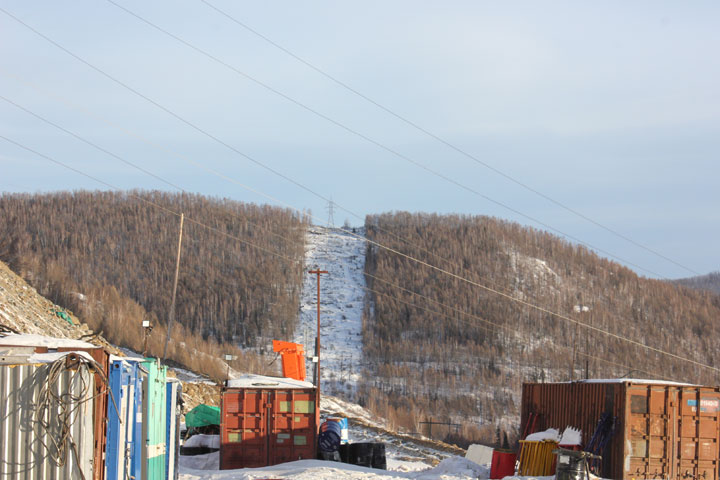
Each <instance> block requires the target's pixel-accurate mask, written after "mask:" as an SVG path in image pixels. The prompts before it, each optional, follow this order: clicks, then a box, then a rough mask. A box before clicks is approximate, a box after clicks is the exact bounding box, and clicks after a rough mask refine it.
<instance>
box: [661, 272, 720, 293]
mask: <svg viewBox="0 0 720 480" xmlns="http://www.w3.org/2000/svg"><path fill="white" fill-rule="evenodd" d="M673 283H674V284H676V285H684V286H686V287H690V288H697V289H700V290H709V291H711V292H715V293H718V294H720V272H712V273H708V274H707V275H700V276H698V277H690V278H683V279H680V280H674V281H673Z"/></svg>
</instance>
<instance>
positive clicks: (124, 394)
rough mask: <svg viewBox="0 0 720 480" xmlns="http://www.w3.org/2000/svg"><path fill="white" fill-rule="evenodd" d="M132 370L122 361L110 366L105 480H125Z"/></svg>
mask: <svg viewBox="0 0 720 480" xmlns="http://www.w3.org/2000/svg"><path fill="white" fill-rule="evenodd" d="M130 372H131V368H130V365H128V364H127V363H126V362H124V361H122V360H117V361H114V362H112V363H111V364H110V374H109V376H108V383H109V384H110V393H111V397H110V401H109V402H108V411H107V418H108V424H107V448H106V454H105V478H106V479H107V480H124V479H125V445H126V442H127V437H126V433H127V430H126V428H125V427H126V425H127V416H128V407H129V398H128V397H129V388H130V387H129V383H130Z"/></svg>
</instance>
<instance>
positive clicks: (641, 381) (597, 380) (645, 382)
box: [580, 378, 697, 387]
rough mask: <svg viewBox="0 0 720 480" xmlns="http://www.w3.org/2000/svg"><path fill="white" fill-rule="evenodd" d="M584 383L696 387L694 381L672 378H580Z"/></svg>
mask: <svg viewBox="0 0 720 480" xmlns="http://www.w3.org/2000/svg"><path fill="white" fill-rule="evenodd" d="M580 382H582V383H637V384H642V385H675V386H678V387H696V386H697V384H694V383H683V382H673V381H670V380H650V379H646V378H591V379H588V380H580Z"/></svg>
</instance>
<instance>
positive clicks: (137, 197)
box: [0, 134, 720, 372]
mask: <svg viewBox="0 0 720 480" xmlns="http://www.w3.org/2000/svg"><path fill="white" fill-rule="evenodd" d="M0 138H2V139H4V140H5V141H7V142H9V143H11V144H13V145H16V146H17V147H20V148H22V149H24V150H26V151H28V152H31V153H33V154H35V155H38V156H40V157H42V158H44V159H46V160H48V161H50V162H53V163H55V164H57V165H60V166H62V167H64V168H66V169H68V170H71V171H73V172H75V173H78V174H80V175H82V176H85V177H87V178H89V179H91V180H93V181H96V182H98V183H101V184H103V185H105V186H107V187H109V188H112V189H115V190H121V189H120V188H119V187H116V186H114V185H112V184H110V183H107V182H105V181H103V180H100V179H98V178H96V177H94V176H92V175H89V174H87V173H85V172H83V171H81V170H79V169H77V168H74V167H72V166H70V165H67V164H65V163H63V162H60V161H59V160H56V159H54V158H52V157H50V156H48V155H45V154H43V153H40V152H38V151H37V150H34V149H32V148H30V147H27V146H25V145H23V144H22V143H20V142H17V141H15V140H12V139H10V138H8V137H6V136H4V135H2V134H0ZM128 196H130V197H132V198H135V199H137V200H140V201H142V202H144V203H147V204H149V205H152V206H153V207H156V208H159V209H161V210H163V211H165V212H167V213H170V214H173V215H175V216H180V215H181V213H180V212H175V211H174V210H172V209H169V208H166V207H163V206H161V205H159V204H157V203H155V202H151V201H149V200H147V199H144V198H142V197H140V196H138V195H134V194H128ZM186 218H187V219H188V221H189V222H192V223H194V224H197V225H198V226H201V227H204V228H206V229H208V230H211V231H213V232H216V233H218V234H221V235H223V236H226V237H228V238H231V239H234V240H237V241H239V242H241V243H243V244H245V245H248V246H251V247H253V248H257V249H259V250H261V251H263V252H266V253H269V254H271V255H275V256H278V257H280V258H284V259H286V260H288V261H289V262H291V263H297V260H296V259H293V258H290V257H287V256H285V255H283V254H280V253H278V252H274V251H272V250H270V249H267V248H264V247H260V246H258V245H255V244H252V243H251V242H248V241H246V240H243V239H241V238H240V237H237V236H235V235H232V234H228V233H227V232H223V231H221V230H219V229H217V228H215V227H211V226H209V225H206V224H204V223H202V222H199V221H197V220H194V219H191V218H189V217H186ZM340 230H343V231H346V233H348V234H351V232H348V231H347V230H344V229H342V228H341V229H340ZM366 241H367V242H368V243H371V244H374V245H377V246H378V247H380V248H384V249H386V250H388V251H391V252H395V253H397V254H399V255H401V256H403V257H406V258H408V259H410V260H412V261H415V262H416V263H419V264H421V265H423V266H426V267H429V268H432V269H434V270H438V271H441V272H445V273H446V274H448V275H450V276H452V277H455V278H457V279H459V280H462V281H464V282H467V283H470V284H472V285H475V286H477V287H480V288H482V289H485V290H488V291H491V292H493V293H496V294H499V295H501V296H502V297H505V298H507V299H509V300H511V301H515V302H518V303H520V304H523V305H525V306H527V307H530V308H533V309H535V310H539V311H541V312H543V313H547V314H549V315H552V316H555V317H557V318H560V319H562V320H566V321H569V322H570V323H574V324H576V325H578V326H582V327H584V328H586V329H589V330H592V331H596V332H598V333H601V334H603V335H605V336H608V337H612V338H615V339H617V340H620V341H625V342H627V343H630V344H632V345H636V346H639V347H641V348H644V349H646V350H649V351H652V352H655V353H658V354H662V355H666V356H669V357H671V358H673V359H675V360H679V361H683V362H686V363H690V364H693V365H696V366H699V367H703V368H707V369H710V370H713V371H715V372H720V369H718V368H716V367H713V366H711V365H706V364H703V363H701V362H698V361H695V360H692V359H689V358H685V357H681V356H679V355H676V354H673V353H670V352H666V351H664V350H662V349H658V348H655V347H651V346H648V345H645V344H642V343H640V342H638V341H635V340H632V339H630V338H627V337H624V336H622V335H618V334H614V333H612V332H608V331H605V330H602V329H600V328H598V327H595V326H593V325H589V324H585V323H583V322H580V321H578V320H575V319H572V318H570V317H567V316H566V315H562V314H558V313H555V312H552V311H550V310H548V309H545V308H543V307H539V306H537V305H534V304H531V303H529V302H526V301H523V300H520V299H517V298H514V297H512V296H509V295H507V294H504V293H502V292H499V291H496V290H494V289H491V288H489V287H486V286H484V285H481V284H479V283H477V282H473V281H471V280H468V279H465V278H462V277H460V276H458V275H455V274H452V273H451V272H447V271H444V270H442V269H440V268H439V267H435V266H432V265H430V264H427V263H426V262H423V261H421V260H418V259H414V258H413V257H411V256H408V255H406V254H402V253H400V252H397V251H394V250H392V249H390V248H388V247H385V246H382V245H380V244H379V243H377V242H374V241H372V240H369V239H367V240H366ZM491 323H492V322H491Z"/></svg>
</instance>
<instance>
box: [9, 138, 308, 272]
mask: <svg viewBox="0 0 720 480" xmlns="http://www.w3.org/2000/svg"><path fill="white" fill-rule="evenodd" d="M0 138H2V139H3V140H5V141H6V142H8V143H11V144H13V145H15V146H17V147H19V148H22V149H23V150H26V151H28V152H30V153H33V154H35V155H37V156H39V157H41V158H44V159H45V160H48V161H50V162H52V163H55V164H56V165H60V166H61V167H63V168H66V169H68V170H70V171H73V172H75V173H77V174H78V175H82V176H83V177H86V178H89V179H90V180H93V181H95V182H98V183H100V184H102V185H105V186H106V187H109V188H111V189H113V190H117V191H120V192H124V193H126V194H127V195H128V196H129V197H131V198H134V199H136V200H139V201H141V202H143V203H146V204H148V205H151V206H152V207H154V208H158V209H160V210H162V211H164V212H165V213H168V214H171V215H175V216H176V217H179V216H180V215H181V214H182V213H181V212H177V211H175V210H172V209H170V208H167V207H164V206H162V205H160V204H158V203H156V202H152V201H150V200H148V199H146V198H143V197H141V196H139V195H135V194H133V193H128V192H125V191H124V190H122V189H121V188H120V187H117V186H115V185H112V184H110V183H108V182H105V181H104V180H100V179H99V178H97V177H94V176H92V175H90V174H88V173H85V172H83V171H82V170H79V169H77V168H75V167H73V166H71V165H68V164H66V163H63V162H61V161H59V160H57V159H55V158H53V157H50V156H49V155H45V154H44V153H41V152H38V151H37V150H34V149H32V148H30V147H28V146H26V145H24V144H22V143H20V142H17V141H15V140H13V139H11V138H8V137H6V136H5V135H3V134H1V133H0ZM185 218H186V219H187V221H188V222H190V223H193V224H195V225H198V226H199V227H202V228H205V229H207V230H209V231H212V232H215V233H217V234H219V235H222V236H225V237H227V238H230V239H233V240H237V241H238V242H241V243H243V244H245V245H247V246H249V247H252V248H255V249H258V250H260V251H262V252H265V253H268V254H270V255H275V256H276V257H278V258H282V259H285V260H287V261H288V262H290V263H291V264H294V263H298V260H297V259H294V258H291V257H288V256H286V255H284V254H282V253H278V252H275V251H273V250H270V249H269V248H265V247H261V246H260V245H255V244H254V243H252V242H248V241H247V240H243V239H242V238H240V237H238V236H237V235H233V234H230V233H227V232H224V231H222V230H220V229H219V228H216V227H213V226H210V225H207V224H205V223H203V222H200V221H198V220H195V219H192V218H190V217H187V216H186V217H185Z"/></svg>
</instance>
